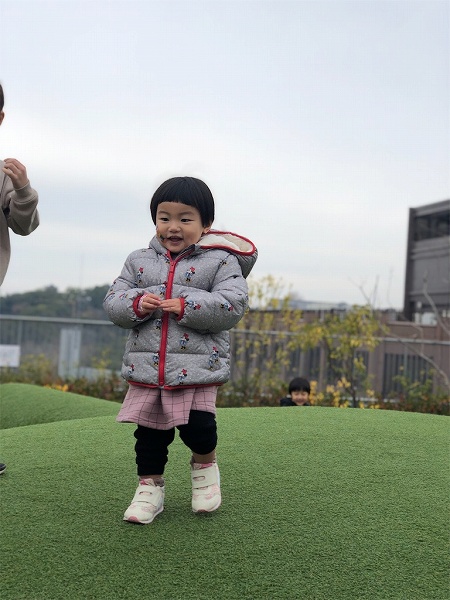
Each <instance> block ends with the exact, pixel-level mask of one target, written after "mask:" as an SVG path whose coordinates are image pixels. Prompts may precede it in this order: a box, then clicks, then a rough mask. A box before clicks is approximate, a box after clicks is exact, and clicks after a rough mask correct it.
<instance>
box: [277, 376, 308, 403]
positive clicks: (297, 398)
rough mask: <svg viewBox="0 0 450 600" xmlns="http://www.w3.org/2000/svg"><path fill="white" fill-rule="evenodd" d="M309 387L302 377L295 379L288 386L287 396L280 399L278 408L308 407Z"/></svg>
mask: <svg viewBox="0 0 450 600" xmlns="http://www.w3.org/2000/svg"><path fill="white" fill-rule="evenodd" d="M310 393H311V386H310V384H309V381H308V380H307V379H305V378H304V377H295V379H293V380H292V381H291V382H290V384H289V394H288V395H287V396H286V397H285V398H281V400H280V406H310V403H309V394H310Z"/></svg>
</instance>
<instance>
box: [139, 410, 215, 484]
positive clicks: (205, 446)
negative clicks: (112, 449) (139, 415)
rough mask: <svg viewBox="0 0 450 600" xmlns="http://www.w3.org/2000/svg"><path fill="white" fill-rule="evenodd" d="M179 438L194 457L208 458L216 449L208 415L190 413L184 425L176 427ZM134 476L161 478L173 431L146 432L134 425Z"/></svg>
mask: <svg viewBox="0 0 450 600" xmlns="http://www.w3.org/2000/svg"><path fill="white" fill-rule="evenodd" d="M177 429H178V431H179V432H180V438H181V440H182V441H183V443H184V444H186V446H187V447H188V448H189V449H190V450H191V451H192V452H195V454H209V453H210V452H212V451H213V450H214V449H215V447H216V446H217V424H216V418H215V416H214V415H213V414H212V413H209V412H206V411H203V410H191V412H190V413H189V421H188V422H187V424H186V425H178V426H177ZM134 437H135V438H136V444H135V446H134V449H135V451H136V465H137V473H138V475H162V474H163V473H164V468H165V466H166V463H167V458H168V455H169V446H170V444H171V443H172V442H173V440H174V439H175V428H174V427H173V428H172V429H150V428H149V427H142V425H138V426H137V429H136V431H135V432H134Z"/></svg>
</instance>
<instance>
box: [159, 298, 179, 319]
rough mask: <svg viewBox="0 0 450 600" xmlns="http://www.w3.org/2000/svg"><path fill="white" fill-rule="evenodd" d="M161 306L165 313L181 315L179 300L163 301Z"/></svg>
mask: <svg viewBox="0 0 450 600" xmlns="http://www.w3.org/2000/svg"><path fill="white" fill-rule="evenodd" d="M160 306H161V308H162V309H163V311H164V312H169V313H174V314H176V315H179V314H180V313H181V300H180V299H179V298H169V299H168V300H162V301H161V304H160Z"/></svg>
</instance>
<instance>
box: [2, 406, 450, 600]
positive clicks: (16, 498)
mask: <svg viewBox="0 0 450 600" xmlns="http://www.w3.org/2000/svg"><path fill="white" fill-rule="evenodd" d="M74 401H75V399H74ZM218 423H219V447H218V459H219V465H220V469H221V477H222V493H223V504H222V507H221V508H220V509H219V510H218V511H217V512H216V513H214V514H211V515H203V516H200V515H194V514H192V512H191V510H190V476H189V467H188V462H189V452H188V450H187V449H186V448H185V447H184V446H183V444H182V443H181V442H180V440H179V439H178V437H177V439H176V440H175V442H174V443H173V444H172V446H171V449H170V456H169V463H168V467H167V470H166V503H165V510H164V512H163V513H162V514H161V515H160V516H158V517H157V518H156V519H155V521H154V523H153V524H151V525H147V526H140V525H132V524H130V523H125V522H123V521H122V514H123V511H124V509H125V508H126V507H127V506H128V504H129V502H130V500H131V498H132V496H133V494H134V490H135V485H136V479H135V465H134V452H133V445H134V438H133V430H134V426H133V425H129V424H117V423H115V421H114V416H113V415H110V416H104V417H101V416H100V417H89V418H86V419H78V420H69V421H67V420H66V421H63V422H59V423H48V424H40V425H31V426H26V427H18V428H12V429H7V430H3V431H2V432H1V433H0V441H1V449H0V455H1V457H2V460H4V461H5V462H7V463H8V471H7V472H6V473H5V474H4V475H2V476H1V477H0V490H1V509H2V510H1V530H2V531H1V544H0V547H1V552H2V554H1V578H0V597H1V598H2V600H21V599H27V600H44V599H45V600H66V599H85V598H86V599H98V600H103V599H104V600H115V599H124V600H135V599H136V600H141V599H144V598H149V599H152V600H155V599H156V600H163V599H167V600H178V599H180V600H203V599H204V600H206V599H208V600H211V599H220V600H222V599H223V600H242V599H248V600H253V599H254V600H260V599H262V600H269V599H270V600H294V599H302V600H303V599H304V600H321V599H323V600H341V599H342V600H347V599H348V600H356V599H358V600H365V599H367V600H389V599H396V600H400V599H404V600H433V599H436V600H448V598H449V586H448V584H449V579H448V574H447V564H446V563H447V557H448V533H449V527H448V500H449V493H448V490H449V488H448V483H449V481H448V479H449V469H448V466H449V465H448V449H449V447H448V433H449V423H450V421H449V420H448V418H446V417H438V416H432V415H423V414H421V415H419V414H413V413H400V412H390V411H389V412H388V411H377V410H359V409H345V410H340V409H334V408H314V407H305V408H297V407H295V408H233V409H219V410H218Z"/></svg>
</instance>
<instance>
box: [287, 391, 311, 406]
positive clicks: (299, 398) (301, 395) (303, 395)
mask: <svg viewBox="0 0 450 600" xmlns="http://www.w3.org/2000/svg"><path fill="white" fill-rule="evenodd" d="M291 398H292V402H295V404H297V405H298V406H301V405H302V404H304V403H305V402H308V399H309V394H308V392H305V391H301V392H300V391H298V390H295V391H292V392H291Z"/></svg>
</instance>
